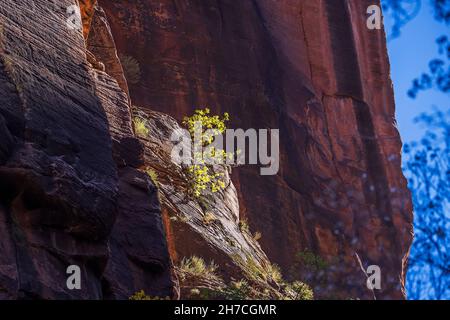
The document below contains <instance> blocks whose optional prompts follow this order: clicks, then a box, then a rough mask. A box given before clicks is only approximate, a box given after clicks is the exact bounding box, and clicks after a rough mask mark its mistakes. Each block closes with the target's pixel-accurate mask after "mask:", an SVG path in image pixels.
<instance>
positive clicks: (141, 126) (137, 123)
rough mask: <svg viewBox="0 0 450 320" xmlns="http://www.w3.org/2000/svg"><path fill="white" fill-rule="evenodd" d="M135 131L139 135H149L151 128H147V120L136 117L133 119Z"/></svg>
mask: <svg viewBox="0 0 450 320" xmlns="http://www.w3.org/2000/svg"><path fill="white" fill-rule="evenodd" d="M133 124H134V131H135V132H136V134H137V135H138V136H139V137H143V138H145V137H148V134H149V132H150V131H149V130H148V128H147V121H145V119H143V118H141V117H134V119H133Z"/></svg>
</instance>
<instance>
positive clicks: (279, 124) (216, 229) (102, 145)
mask: <svg viewBox="0 0 450 320" xmlns="http://www.w3.org/2000/svg"><path fill="white" fill-rule="evenodd" d="M73 2H74V1H70V0H64V1H62V2H61V5H60V7H58V6H57V7H56V8H55V7H52V8H49V7H46V4H45V1H37V3H38V5H37V8H36V10H37V11H34V12H29V11H27V10H26V8H25V6H26V5H25V2H21V1H19V2H17V1H12V0H5V1H4V2H2V4H1V5H0V18H1V19H0V23H1V24H0V27H1V30H2V33H1V35H0V40H1V47H0V62H1V67H0V93H1V95H0V99H1V101H3V102H4V103H2V104H1V105H0V131H1V132H2V135H1V137H0V141H1V146H2V148H1V149H0V151H1V152H0V190H1V193H0V213H1V215H0V216H1V218H0V230H3V231H2V232H1V236H0V247H1V248H4V252H6V254H4V255H2V256H1V257H0V265H1V266H3V267H2V268H0V297H4V298H17V297H23V296H25V297H45V298H73V297H83V298H126V297H128V296H129V295H130V294H132V293H133V292H136V291H137V290H141V289H144V290H146V292H147V293H148V294H151V295H158V296H166V295H172V296H174V297H176V296H177V294H173V287H175V288H176V287H177V285H176V283H177V279H176V277H174V276H173V272H172V271H173V265H172V263H173V264H175V265H177V264H178V263H179V262H180V260H181V259H182V258H183V257H188V256H191V255H197V256H202V257H203V258H204V259H205V260H210V259H214V260H215V261H216V262H218V263H219V264H220V265H221V267H222V268H221V273H222V276H223V277H224V278H225V279H228V278H239V277H243V276H244V277H245V274H246V270H245V268H246V266H245V263H243V261H245V259H247V258H248V257H251V258H252V259H254V261H255V263H256V264H257V265H260V266H262V267H264V266H267V265H270V263H276V264H278V265H280V266H281V267H282V270H283V273H284V275H285V277H286V278H289V277H294V275H292V268H293V267H297V266H298V265H297V260H296V256H297V254H298V253H299V252H312V253H313V254H314V256H316V257H320V259H321V261H322V260H323V261H324V262H323V264H324V265H325V267H324V268H323V269H321V270H320V271H318V272H320V273H321V274H320V275H319V276H318V275H317V274H312V275H311V274H310V273H311V271H310V270H308V271H306V270H302V268H301V267H300V268H299V273H301V274H300V276H302V277H303V278H304V280H305V281H308V282H310V284H311V285H312V286H313V288H314V290H315V294H316V297H318V298H343V299H347V298H362V299H372V298H374V296H375V297H376V298H381V299H392V298H402V297H403V281H404V276H405V275H404V272H405V265H406V260H407V253H408V250H409V246H410V243H411V237H412V235H411V234H412V225H411V220H412V217H411V203H410V197H409V192H408V191H407V189H406V182H405V180H404V178H403V175H402V172H401V168H400V148H401V141H400V138H399V135H398V132H397V129H396V128H395V118H394V101H393V92H392V85H391V81H390V78H389V62H388V58H387V53H386V45H385V35H384V32H383V31H382V30H375V31H373V30H372V31H371V30H368V29H367V28H366V15H365V12H366V8H367V7H368V6H369V5H371V4H373V3H372V1H366V0H354V1H344V0H336V1H327V0H308V1H303V0H295V1H294V0H279V1H274V0H255V1H250V0H248V1H247V0H246V1H234V0H219V1H200V0H181V1H153V0H135V1H130V2H129V1H108V0H99V1H98V5H99V6H100V7H98V8H97V9H96V10H91V11H89V10H87V9H88V8H91V7H92V4H93V2H95V1H82V8H83V9H86V10H84V11H85V12H90V13H88V14H86V15H84V17H85V19H84V22H85V23H84V25H85V30H84V36H85V38H86V39H85V40H86V41H83V34H82V32H78V33H77V32H72V31H68V30H67V29H66V28H64V26H63V25H62V24H63V21H64V19H65V17H64V14H65V10H61V8H64V7H65V5H70V4H71V3H73ZM85 6H86V7H85ZM103 10H104V11H103ZM19 12H20V14H19ZM92 12H94V13H92ZM50 13H53V14H50ZM86 17H89V19H86ZM52 23H53V25H54V27H50V28H46V27H45V26H47V25H49V24H50V25H51V24H52ZM42 39H46V40H45V41H43V40H42ZM29 48H31V49H29ZM130 63H131V64H135V65H134V67H135V68H134V74H130V72H129V71H130V70H129V68H130ZM136 65H137V66H138V69H139V72H138V74H136ZM123 69H125V70H123ZM123 71H124V72H123ZM124 74H125V75H126V76H128V79H125V78H124ZM127 80H128V81H127ZM128 93H129V95H128V96H127V94H128ZM131 104H132V105H133V106H134V107H131ZM202 106H209V107H210V108H211V110H212V111H213V113H221V112H225V111H227V112H229V113H230V114H231V116H232V119H233V123H232V127H236V128H244V129H246V128H256V129H259V128H279V129H280V135H281V146H280V151H281V159H280V172H279V174H278V175H276V176H273V177H270V176H269V177H268V176H260V175H259V168H256V167H252V166H243V167H239V168H235V169H233V173H232V176H231V180H229V181H228V182H229V183H228V187H227V189H226V190H225V191H224V192H223V193H220V194H217V195H215V196H214V197H213V198H212V200H211V201H212V202H211V203H209V208H210V210H212V211H214V215H215V216H216V217H217V218H218V219H217V220H218V221H217V222H214V223H213V224H205V223H203V221H202V217H204V215H205V208H204V204H200V203H197V202H196V201H192V199H191V200H188V201H185V197H184V195H185V193H186V187H185V184H184V182H183V175H182V173H181V172H180V171H179V168H177V166H176V165H174V164H172V163H171V162H170V159H169V154H170V147H171V145H170V141H169V137H170V132H171V130H173V129H174V128H177V127H178V126H179V124H178V123H177V121H176V120H178V121H180V120H181V119H182V118H183V117H184V116H186V115H189V114H191V113H192V112H193V110H194V109H197V108H199V107H202ZM135 112H139V113H140V114H144V115H145V117H147V118H148V121H149V123H148V126H149V130H150V134H149V136H148V137H146V138H141V139H140V141H139V140H138V139H137V138H136V137H135V134H134V133H133V131H132V125H131V120H132V113H135ZM172 117H173V118H172ZM147 167H151V168H152V169H153V170H155V171H156V172H158V175H159V178H160V179H159V180H160V183H159V189H158V191H157V190H156V189H155V187H154V186H153V184H152V182H151V181H150V179H149V178H148V177H147V176H146V175H145V174H144V173H143V172H142V170H143V169H144V168H147ZM157 192H158V193H159V199H160V202H161V207H160V205H159V201H158V197H157V196H156V193H157ZM243 218H245V219H248V221H249V224H250V230H251V231H253V232H254V231H261V232H262V234H263V236H262V239H261V240H260V241H259V243H260V244H261V245H260V244H259V243H258V242H257V241H255V239H253V238H252V237H251V236H249V234H247V233H246V232H243V231H242V230H240V228H239V220H240V219H243ZM162 220H164V221H165V230H163V223H162ZM166 242H167V244H166ZM169 253H170V258H171V259H169ZM360 262H361V264H362V266H363V267H364V268H365V267H367V266H368V265H373V264H375V265H379V266H380V268H381V271H382V289H381V290H379V291H378V290H375V291H374V292H372V291H370V290H368V289H367V287H366V286H365V277H366V275H365V274H364V273H363V271H362V270H361V265H360ZM71 263H75V264H80V265H82V266H83V270H84V272H85V274H86V275H87V276H88V277H89V279H90V283H91V286H90V287H88V288H85V289H84V290H83V291H82V292H67V290H65V288H64V287H63V286H64V284H65V280H64V279H65V274H64V271H65V268H64V266H65V265H67V264H71ZM294 271H296V270H294ZM17 288H18V289H17ZM267 288H268V289H267V290H274V289H273V286H272V285H271V284H270V283H269V284H268V286H267ZM182 293H183V292H182ZM273 294H274V295H275V297H276V294H275V293H273ZM182 297H183V296H182Z"/></svg>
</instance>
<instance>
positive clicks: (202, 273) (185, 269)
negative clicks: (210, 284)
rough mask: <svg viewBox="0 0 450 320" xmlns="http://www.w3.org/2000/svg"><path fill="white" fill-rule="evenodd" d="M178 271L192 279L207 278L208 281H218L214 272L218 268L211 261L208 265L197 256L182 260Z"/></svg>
mask: <svg viewBox="0 0 450 320" xmlns="http://www.w3.org/2000/svg"><path fill="white" fill-rule="evenodd" d="M179 268H180V271H181V273H182V274H185V275H186V274H187V275H190V276H194V277H207V278H210V279H218V278H219V277H218V276H217V275H216V270H217V268H218V266H217V265H216V264H214V262H213V261H211V262H210V263H209V264H206V263H205V260H203V259H202V258H199V257H197V256H192V257H190V258H183V260H182V261H181V263H180V267H179Z"/></svg>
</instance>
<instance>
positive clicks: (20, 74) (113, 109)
mask: <svg viewBox="0 0 450 320" xmlns="http://www.w3.org/2000/svg"><path fill="white" fill-rule="evenodd" d="M75 3H76V2H75V1H72V0H61V1H58V2H55V3H54V4H50V2H48V1H44V0H42V1H34V6H31V7H30V5H29V1H27V0H3V1H2V2H1V3H0V102H1V103H0V145H1V148H0V231H1V233H0V251H1V255H0V298H9V299H13V298H44V299H68V298H84V299H101V298H120V299H126V298H128V297H129V296H130V295H131V294H133V293H134V292H136V291H138V290H141V289H144V290H145V291H146V292H147V293H148V294H151V295H158V296H171V295H172V287H173V284H172V279H171V269H170V260H169V255H168V250H167V245H166V240H165V234H164V229H163V224H162V219H161V214H160V209H159V202H158V198H157V194H156V191H155V187H154V185H152V183H151V181H150V179H149V178H148V177H147V175H145V174H143V173H142V172H140V171H138V170H137V168H138V167H139V166H140V165H141V164H142V161H143V146H142V145H141V144H140V143H139V141H138V140H137V139H136V138H135V137H134V133H133V131H132V126H131V116H130V110H129V103H128V97H127V95H126V94H125V93H124V92H123V90H122V89H121V88H120V87H119V85H118V83H117V81H116V80H115V79H113V78H112V77H110V76H109V75H107V74H106V73H105V72H103V71H101V70H95V69H94V68H93V67H92V65H91V64H89V63H88V62H87V56H90V57H91V58H90V60H92V59H95V57H93V56H92V54H89V53H87V52H86V47H85V41H84V38H83V35H82V32H81V30H70V29H69V28H67V26H66V24H65V22H66V19H67V17H66V8H67V7H68V6H69V5H73V4H75ZM99 32H103V34H105V33H106V32H107V30H102V31H99ZM72 264H75V265H78V266H79V267H80V268H81V270H82V274H81V279H82V282H81V290H69V289H68V288H67V286H66V279H67V277H68V275H67V274H66V268H67V267H68V266H69V265H72Z"/></svg>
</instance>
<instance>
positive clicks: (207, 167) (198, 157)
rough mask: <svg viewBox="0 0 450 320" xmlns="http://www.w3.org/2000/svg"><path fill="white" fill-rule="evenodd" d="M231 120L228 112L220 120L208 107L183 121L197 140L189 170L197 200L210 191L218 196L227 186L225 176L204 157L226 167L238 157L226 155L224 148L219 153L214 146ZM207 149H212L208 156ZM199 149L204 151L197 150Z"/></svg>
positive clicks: (196, 111)
mask: <svg viewBox="0 0 450 320" xmlns="http://www.w3.org/2000/svg"><path fill="white" fill-rule="evenodd" d="M229 120H230V118H229V115H228V113H224V114H223V116H222V118H220V117H219V116H217V115H216V116H212V115H210V110H209V109H208V108H206V109H203V110H195V112H194V115H192V116H190V117H185V118H184V120H183V125H185V126H186V127H187V129H188V131H189V133H190V135H191V138H192V140H193V141H194V153H193V160H194V163H193V164H192V165H191V166H189V167H188V169H187V175H188V177H189V181H190V184H191V193H192V195H194V196H195V197H196V198H199V197H200V196H201V195H202V194H204V193H205V192H206V191H210V192H212V193H216V192H218V191H221V190H224V189H225V187H226V184H225V181H224V178H225V174H224V173H221V172H215V171H214V169H213V166H212V164H207V163H206V161H205V158H204V157H207V158H209V159H215V160H217V162H218V163H220V164H224V163H226V160H227V159H228V158H232V157H234V154H229V153H226V152H225V151H224V150H222V149H220V150H219V149H216V148H215V147H213V146H211V144H212V143H213V141H214V137H215V136H216V135H219V134H223V133H224V132H225V130H226V124H225V123H226V122H227V121H229ZM196 137H198V138H200V139H199V140H200V141H196V140H195V138H196ZM196 143H197V144H196ZM206 147H208V148H207V151H208V153H206V151H205V154H204V153H203V150H204V149H205V148H206ZM198 149H200V151H197V150H198Z"/></svg>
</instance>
